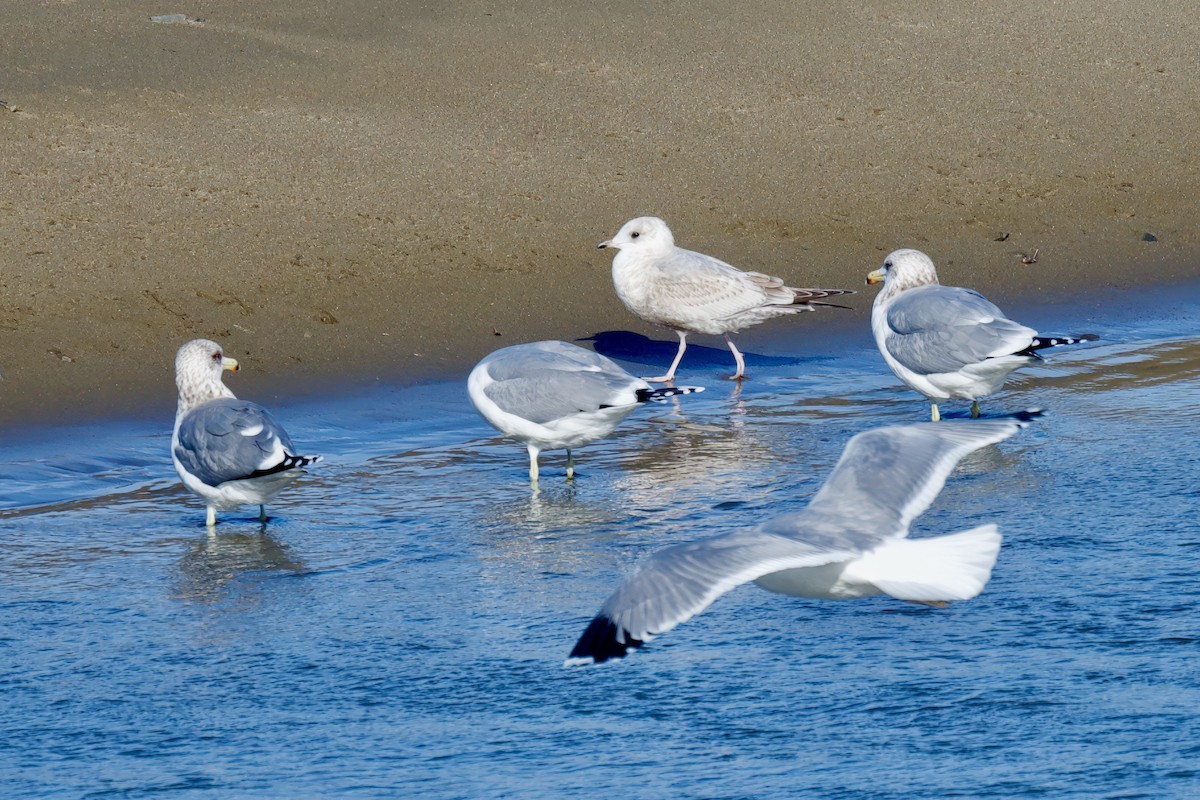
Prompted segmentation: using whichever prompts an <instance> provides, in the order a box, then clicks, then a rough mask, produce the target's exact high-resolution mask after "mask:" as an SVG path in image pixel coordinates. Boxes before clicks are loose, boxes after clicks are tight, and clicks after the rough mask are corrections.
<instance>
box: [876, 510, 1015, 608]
mask: <svg viewBox="0 0 1200 800" xmlns="http://www.w3.org/2000/svg"><path fill="white" fill-rule="evenodd" d="M999 553H1000V531H999V530H997V528H996V526H995V525H981V526H980V527H978V528H972V529H971V530H969V531H962V532H960V533H952V534H950V535H949V536H935V537H933V538H930V539H893V540H891V541H889V542H887V543H886V544H884V545H881V546H880V547H878V548H876V549H875V550H873V551H872V552H870V553H868V554H867V555H865V556H863V557H862V558H861V559H859V560H858V561H856V562H855V563H854V565H853V570H854V578H855V580H864V581H869V582H871V583H873V584H874V585H875V586H877V587H878V588H879V590H880V591H882V592H884V593H885V594H890V595H891V596H892V597H896V598H898V599H900V600H913V601H915V602H918V603H945V602H948V601H950V600H970V599H971V598H972V597H974V596H975V595H977V594H979V593H980V592H982V591H983V587H984V586H985V585H986V584H987V582H988V578H990V577H991V576H992V567H993V566H995V564H996V556H997V555H999Z"/></svg>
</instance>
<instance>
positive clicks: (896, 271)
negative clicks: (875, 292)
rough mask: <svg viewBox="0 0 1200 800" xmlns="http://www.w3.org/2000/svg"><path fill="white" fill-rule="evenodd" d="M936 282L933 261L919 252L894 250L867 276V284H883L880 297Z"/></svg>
mask: <svg viewBox="0 0 1200 800" xmlns="http://www.w3.org/2000/svg"><path fill="white" fill-rule="evenodd" d="M937 282H938V276H937V270H935V269H934V268H933V260H932V259H931V258H930V257H929V256H927V255H925V254H924V253H922V252H921V251H920V250H894V251H892V252H891V253H889V254H888V257H887V258H885V259H884V260H883V266H882V267H880V268H879V269H877V270H875V271H874V272H871V273H870V274H868V275H867V283H868V284H871V283H883V284H884V287H883V291H882V292H880V296H881V297H882V296H883V295H885V294H886V295H889V296H890V295H894V294H896V293H897V292H902V291H904V290H905V289H912V288H913V287H916V286H927V285H929V284H931V283H937Z"/></svg>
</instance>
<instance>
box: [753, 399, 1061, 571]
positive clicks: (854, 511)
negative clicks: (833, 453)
mask: <svg viewBox="0 0 1200 800" xmlns="http://www.w3.org/2000/svg"><path fill="white" fill-rule="evenodd" d="M1038 414H1040V412H1025V413H1024V414H1023V415H1022V416H1021V417H1020V418H1015V417H1014V418H1009V419H996V420H971V421H962V422H947V421H944V422H926V423H922V424H918V425H896V426H893V427H888V428H878V429H876V430H871V431H866V432H865V433H860V434H858V435H857V436H855V437H854V438H853V439H851V440H850V441H849V443H847V445H846V449H845V450H844V451H842V457H841V458H840V459H838V463H837V464H836V465H835V466H834V468H833V472H831V473H830V475H829V477H828V478H827V479H826V480H825V483H824V485H823V486H821V489H820V491H818V492H817V493H816V494H815V495H814V496H813V499H812V500H810V501H809V503H808V507H807V508H806V509H804V512H802V514H800V515H788V516H782V517H778V518H776V519H774V520H772V521H770V522H768V523H767V524H766V525H764V528H765V529H766V530H769V531H771V532H773V533H776V534H778V535H781V536H795V537H797V538H801V539H804V540H806V541H808V540H811V538H812V536H813V534H814V532H817V533H820V534H822V535H825V536H834V537H837V538H840V539H842V540H844V541H846V542H848V543H851V544H852V545H853V546H855V547H857V548H858V549H860V550H870V549H873V548H874V547H876V546H878V545H879V544H881V543H882V542H883V541H884V540H886V539H890V538H893V537H898V536H907V535H908V526H909V525H911V524H912V521H913V520H914V519H916V518H917V517H918V516H920V514H921V513H922V512H923V511H925V509H927V508H929V504H930V503H932V502H933V500H934V498H935V497H937V496H938V492H940V491H941V490H942V487H943V486H944V485H945V484H946V478H947V477H948V476H949V475H950V472H951V471H952V470H953V469H954V466H955V465H956V464H957V463H958V462H959V461H960V460H961V459H962V458H963V457H964V456H965V455H967V454H968V453H970V452H972V451H974V450H978V449H979V448H981V447H985V446H987V445H989V444H994V443H996V442H999V441H1003V440H1004V439H1007V438H1008V437H1010V436H1012V435H1013V434H1014V433H1016V432H1017V431H1019V430H1020V429H1021V428H1023V427H1025V426H1026V425H1028V424H1029V423H1028V421H1027V420H1028V419H1030V418H1032V417H1033V416H1037V415H1038Z"/></svg>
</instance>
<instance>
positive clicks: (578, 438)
mask: <svg viewBox="0 0 1200 800" xmlns="http://www.w3.org/2000/svg"><path fill="white" fill-rule="evenodd" d="M701 391H704V389H703V387H699V386H681V387H678V388H663V389H652V388H650V384H648V383H646V381H644V380H642V379H641V378H635V377H634V376H632V375H630V374H629V373H628V372H626V371H625V370H623V369H621V367H619V366H618V365H617V363H616V362H615V361H613V360H612V359H609V358H605V357H604V356H602V355H600V354H599V353H593V352H592V351H591V350H585V349H584V348H582V347H578V346H576V345H573V344H568V343H567V342H533V343H532V344H518V345H513V346H512V347H505V348H502V349H500V350H497V351H496V352H494V353H492V354H491V355H489V356H488V357H486V358H485V359H483V360H482V361H480V362H479V363H478V364H477V365H476V366H475V369H473V370H471V375H470V377H468V378H467V392H468V394H470V396H471V402H472V403H473V404H474V405H475V408H476V409H477V410H478V411H479V413H480V414H481V415H482V416H483V418H484V419H485V420H487V421H488V422H489V423H491V425H492V427H494V428H496V430H498V431H500V432H501V433H503V434H504V435H505V436H507V437H509V438H510V439H516V440H517V441H519V442H524V443H525V446H526V447H527V448H528V450H529V480H530V482H531V483H533V484H534V485H535V486H536V485H537V481H538V453H539V452H541V451H542V450H559V449H562V448H566V451H567V478H568V479H570V478H574V477H575V461H574V458H573V456H572V454H571V450H572V449H574V448H576V447H581V446H583V445H585V444H587V443H588V442H594V441H596V440H597V439H601V438H603V437H605V436H607V435H608V434H610V433H612V430H613V428H615V427H617V424H618V423H619V422H620V421H621V420H623V419H625V417H627V416H629V413H630V412H631V411H633V410H634V409H635V408H637V407H638V405H640V404H641V403H644V402H646V401H648V400H653V401H662V400H665V399H666V398H668V397H672V396H674V395H680V394H689V393H691V392H701Z"/></svg>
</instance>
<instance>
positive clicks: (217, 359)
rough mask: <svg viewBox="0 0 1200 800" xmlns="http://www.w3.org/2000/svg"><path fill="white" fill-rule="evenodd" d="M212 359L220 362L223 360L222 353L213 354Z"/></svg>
mask: <svg viewBox="0 0 1200 800" xmlns="http://www.w3.org/2000/svg"><path fill="white" fill-rule="evenodd" d="M212 359H213V361H220V360H221V354H220V353H213V354H212Z"/></svg>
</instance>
